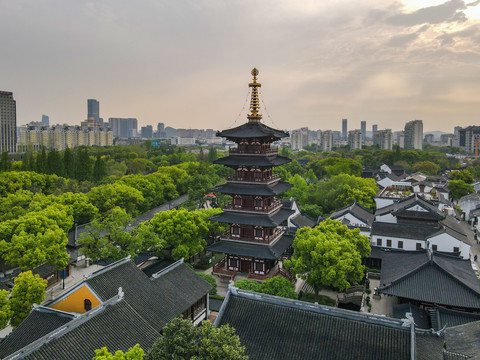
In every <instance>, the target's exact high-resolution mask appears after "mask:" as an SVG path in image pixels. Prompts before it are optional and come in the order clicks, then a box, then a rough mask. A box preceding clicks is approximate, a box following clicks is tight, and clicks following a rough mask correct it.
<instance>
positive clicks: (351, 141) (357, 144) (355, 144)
mask: <svg viewBox="0 0 480 360" xmlns="http://www.w3.org/2000/svg"><path fill="white" fill-rule="evenodd" d="M348 145H350V150H357V149H361V148H362V131H361V130H350V131H349V132H348Z"/></svg>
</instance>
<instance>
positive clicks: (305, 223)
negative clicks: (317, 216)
mask: <svg viewBox="0 0 480 360" xmlns="http://www.w3.org/2000/svg"><path fill="white" fill-rule="evenodd" d="M291 221H292V223H293V224H294V225H295V226H296V227H298V228H299V229H300V228H302V227H314V226H315V225H317V222H316V221H315V220H314V219H312V218H311V217H309V216H307V215H303V214H298V215H297V216H295V217H294V218H293V219H292V220H291Z"/></svg>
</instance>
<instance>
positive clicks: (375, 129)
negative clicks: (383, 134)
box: [372, 125, 378, 139]
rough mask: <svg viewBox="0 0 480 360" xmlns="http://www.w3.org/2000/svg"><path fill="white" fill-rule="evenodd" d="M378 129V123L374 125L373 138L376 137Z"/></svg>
mask: <svg viewBox="0 0 480 360" xmlns="http://www.w3.org/2000/svg"><path fill="white" fill-rule="evenodd" d="M377 130H378V125H372V139H373V138H374V136H375V133H376V132H377Z"/></svg>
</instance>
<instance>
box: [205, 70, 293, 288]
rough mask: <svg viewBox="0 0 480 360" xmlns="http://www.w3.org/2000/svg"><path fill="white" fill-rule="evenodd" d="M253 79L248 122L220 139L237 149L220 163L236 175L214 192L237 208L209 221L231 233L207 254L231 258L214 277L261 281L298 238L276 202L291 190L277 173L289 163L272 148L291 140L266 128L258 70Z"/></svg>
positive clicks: (229, 206) (286, 213)
mask: <svg viewBox="0 0 480 360" xmlns="http://www.w3.org/2000/svg"><path fill="white" fill-rule="evenodd" d="M252 75H253V82H251V83H250V84H249V87H250V88H251V92H252V94H251V102H250V114H249V115H248V116H247V118H248V122H247V123H246V124H243V125H241V126H238V127H236V128H233V129H228V130H224V131H221V132H218V133H217V136H221V137H225V138H227V139H228V140H230V141H233V142H235V143H236V144H237V147H236V148H233V149H230V154H229V156H227V157H224V158H220V159H218V160H216V161H215V163H216V164H220V165H225V166H228V167H230V168H232V169H233V170H234V171H235V174H234V175H233V176H231V177H229V178H227V182H226V184H223V185H220V186H217V187H216V188H215V189H214V191H215V192H219V193H223V194H228V195H230V196H231V197H232V202H231V203H229V204H227V205H226V206H225V208H224V211H223V212H222V213H220V214H217V215H214V216H212V217H211V218H210V219H211V220H213V221H218V222H222V223H227V224H230V229H229V231H228V232H227V233H226V234H223V235H222V236H221V238H220V240H219V241H217V242H215V243H214V244H212V245H210V246H209V247H207V250H210V251H213V252H217V253H224V254H226V256H225V259H223V260H222V261H221V262H220V263H219V264H216V265H215V266H214V272H216V273H221V274H232V273H233V272H237V271H238V272H243V273H249V276H250V277H254V278H257V279H262V278H264V277H265V276H266V275H267V274H268V273H269V272H270V271H271V270H272V269H273V268H274V267H275V265H276V263H277V261H278V259H279V258H280V257H281V256H282V254H283V253H285V252H286V251H287V249H289V248H290V246H291V244H292V241H293V237H292V236H290V235H286V234H285V231H284V228H283V227H282V225H283V224H284V223H286V221H287V219H288V217H289V216H290V215H292V214H293V213H294V211H293V210H290V207H287V206H284V205H283V202H282V200H280V199H276V198H275V196H276V195H279V194H281V193H282V192H284V191H285V190H287V189H289V188H290V187H291V184H288V183H286V182H283V181H280V177H279V176H278V175H274V174H273V172H272V170H273V168H274V167H275V166H280V165H283V164H286V163H288V162H289V161H290V159H288V158H286V157H283V156H279V155H278V152H277V149H276V148H272V147H271V144H272V142H274V141H276V140H279V139H282V138H285V137H288V133H286V132H284V131H280V130H276V129H273V128H271V127H268V126H266V125H264V124H262V123H261V119H262V115H261V114H259V110H260V104H259V99H258V88H259V87H260V86H261V84H260V83H258V82H257V75H258V70H257V69H253V70H252Z"/></svg>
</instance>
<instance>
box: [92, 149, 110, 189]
mask: <svg viewBox="0 0 480 360" xmlns="http://www.w3.org/2000/svg"><path fill="white" fill-rule="evenodd" d="M105 176H107V165H105V161H103V159H102V157H101V156H100V154H97V159H96V160H95V165H94V166H93V175H92V179H93V181H97V182H98V181H100V180H102V179H103V178H104V177H105Z"/></svg>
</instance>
